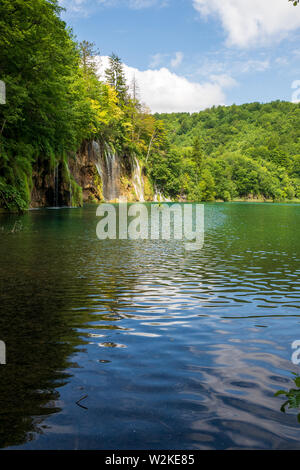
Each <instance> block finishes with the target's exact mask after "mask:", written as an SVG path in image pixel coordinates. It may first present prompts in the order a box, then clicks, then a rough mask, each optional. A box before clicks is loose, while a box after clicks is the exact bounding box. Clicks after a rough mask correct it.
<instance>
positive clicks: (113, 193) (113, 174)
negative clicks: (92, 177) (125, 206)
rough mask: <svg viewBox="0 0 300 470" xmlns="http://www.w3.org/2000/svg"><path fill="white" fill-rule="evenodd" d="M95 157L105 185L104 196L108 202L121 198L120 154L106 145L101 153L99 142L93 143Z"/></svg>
mask: <svg viewBox="0 0 300 470" xmlns="http://www.w3.org/2000/svg"><path fill="white" fill-rule="evenodd" d="M92 149H93V156H94V161H95V165H96V168H97V171H98V174H99V176H100V178H101V180H102V184H103V196H104V199H105V200H106V201H112V200H114V199H118V198H119V197H120V160H119V157H118V154H117V153H116V152H115V151H114V150H113V149H112V148H111V147H110V146H109V145H108V144H105V145H104V148H103V150H102V151H101V148H100V145H99V143H98V142H96V141H93V143H92Z"/></svg>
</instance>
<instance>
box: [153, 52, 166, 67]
mask: <svg viewBox="0 0 300 470" xmlns="http://www.w3.org/2000/svg"><path fill="white" fill-rule="evenodd" d="M166 56H167V54H160V53H159V52H158V53H157V54H154V55H152V56H151V57H150V64H149V67H150V69H155V68H156V67H158V66H159V65H161V64H162V63H163V62H164V60H165V57H166Z"/></svg>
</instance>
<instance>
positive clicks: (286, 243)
mask: <svg viewBox="0 0 300 470" xmlns="http://www.w3.org/2000/svg"><path fill="white" fill-rule="evenodd" d="M97 222H98V219H97V218H96V208H95V207H86V208H84V209H61V210H39V211H31V212H29V213H28V214H25V215H24V216H21V217H19V216H14V215H3V214H2V215H1V216H0V240H1V244H0V261H1V271H0V293H1V297H0V339H1V340H4V341H5V342H6V345H7V365H2V366H0V377H1V379H0V400H1V403H0V447H2V448H20V449H191V450H192V449H230V448H239V449H246V448H256V449H271V448H273V449H278V448H280V449H285V448H292V449H300V439H299V438H300V425H299V424H298V423H297V417H296V414H297V413H296V410H289V411H288V413H287V414H283V413H281V412H280V406H281V404H282V403H283V401H284V399H283V398H281V397H274V392H276V390H278V389H282V388H283V389H289V388H291V387H292V385H293V383H292V372H293V371H294V372H297V371H299V369H300V366H296V365H293V364H292V362H291V355H292V349H291V343H292V342H293V341H295V340H298V339H299V340H300V328H299V327H300V324H299V321H300V310H299V308H300V302H299V301H300V282H299V269H300V263H299V261H300V246H299V240H300V205H293V204H286V205H285V204H282V205H280V204H246V203H245V204H242V203H241V204H208V205H206V206H205V224H206V230H205V244H204V247H203V249H202V250H201V251H192V252H188V251H186V250H185V249H184V246H183V242H181V241H176V242H174V241H169V242H168V241H150V240H149V241H118V240H106V241H99V240H98V239H97V238H96V225H97ZM83 397H85V398H84V399H83V400H82V401H79V400H80V399H81V398H83ZM78 401H79V402H78ZM76 402H78V403H76ZM79 405H81V406H79Z"/></svg>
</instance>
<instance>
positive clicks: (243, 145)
mask: <svg viewBox="0 0 300 470" xmlns="http://www.w3.org/2000/svg"><path fill="white" fill-rule="evenodd" d="M155 117H156V118H157V119H158V118H159V119H160V120H161V121H162V122H163V123H164V126H165V129H166V131H167V135H168V138H169V144H170V149H171V150H170V151H169V154H168V159H167V160H165V162H164V165H162V163H161V162H159V161H158V159H156V165H155V166H154V169H153V170H152V172H153V176H154V177H155V179H156V180H157V181H159V185H161V187H165V188H167V190H168V192H169V194H171V195H173V196H175V195H177V194H181V195H182V196H186V197H187V199H189V200H201V201H213V200H215V199H220V200H224V201H231V200H234V199H239V198H241V199H262V200H264V199H266V200H274V201H282V200H293V199H295V198H296V199H299V198H300V106H299V104H294V103H289V102H281V101H275V102H272V103H266V104H261V103H250V104H244V105H240V106H237V105H232V106H227V107H226V106H219V107H213V108H211V109H207V110H205V111H202V112H199V113H194V114H191V115H190V114H188V113H173V114H161V115H155ZM153 158H154V157H153ZM171 175H173V178H171Z"/></svg>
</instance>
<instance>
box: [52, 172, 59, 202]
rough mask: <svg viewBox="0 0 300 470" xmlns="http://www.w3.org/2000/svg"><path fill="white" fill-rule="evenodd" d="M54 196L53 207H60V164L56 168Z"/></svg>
mask: <svg viewBox="0 0 300 470" xmlns="http://www.w3.org/2000/svg"><path fill="white" fill-rule="evenodd" d="M53 195H54V198H53V199H54V200H53V207H58V164H57V165H56V167H55V168H54V180H53Z"/></svg>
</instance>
